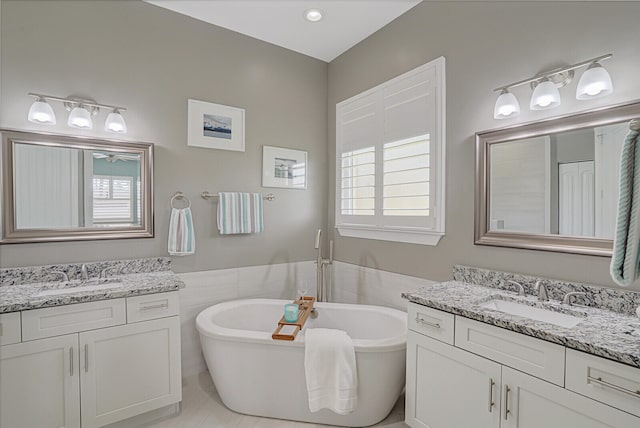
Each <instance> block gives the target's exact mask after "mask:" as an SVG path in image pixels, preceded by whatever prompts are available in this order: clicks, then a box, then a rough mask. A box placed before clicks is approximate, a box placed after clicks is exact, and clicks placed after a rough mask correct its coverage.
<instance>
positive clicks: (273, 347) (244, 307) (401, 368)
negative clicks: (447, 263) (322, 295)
mask: <svg viewBox="0 0 640 428" xmlns="http://www.w3.org/2000/svg"><path fill="white" fill-rule="evenodd" d="M285 303H288V301H286V300H272V299H247V300H235V301H231V302H226V303H220V304H217V305H214V306H211V307H209V308H207V309H205V310H204V311H202V312H201V313H200V314H199V315H198V317H197V319H196V326H197V329H198V331H199V333H200V342H201V344H202V350H203V352H204V356H205V360H206V361H207V366H208V367H209V372H210V373H211V378H212V379H213V382H214V383H215V385H216V388H217V390H218V393H219V394H220V398H222V401H223V402H224V404H225V405H226V406H227V407H228V408H230V409H231V410H233V411H236V412H239V413H244V414H248V415H255V416H265V417H270V418H279V419H289V420H295V421H305V422H312V423H320V424H329V425H341V426H353V427H360V426H368V425H373V424H375V423H377V422H379V421H381V420H382V419H384V418H385V417H386V416H387V415H388V414H389V412H390V411H391V409H392V408H393V406H394V404H395V402H396V401H397V400H398V397H399V396H400V393H401V392H402V389H403V388H404V384H405V354H406V344H407V338H406V329H407V320H406V318H407V315H406V313H404V312H401V311H397V310H394V309H388V308H383V307H379V306H367V305H348V304H340V303H316V308H317V309H318V318H317V319H311V318H309V320H308V321H307V323H306V325H305V329H307V328H314V327H323V328H336V329H341V330H344V331H346V332H347V333H348V334H349V336H350V337H351V338H352V339H353V344H354V346H355V351H356V363H357V367H358V407H357V408H356V410H355V411H354V412H353V413H350V414H349V415H346V416H342V415H338V414H336V413H334V412H332V411H330V410H327V409H323V410H320V411H319V412H315V413H311V412H310V411H309V406H308V402H307V389H306V382H305V374H304V330H303V331H302V332H301V333H300V334H298V337H297V338H296V340H295V341H293V342H290V341H283V340H273V339H272V338H271V333H272V332H273V330H274V329H275V328H276V326H277V322H278V321H279V320H280V317H281V316H282V312H283V306H284V304H285Z"/></svg>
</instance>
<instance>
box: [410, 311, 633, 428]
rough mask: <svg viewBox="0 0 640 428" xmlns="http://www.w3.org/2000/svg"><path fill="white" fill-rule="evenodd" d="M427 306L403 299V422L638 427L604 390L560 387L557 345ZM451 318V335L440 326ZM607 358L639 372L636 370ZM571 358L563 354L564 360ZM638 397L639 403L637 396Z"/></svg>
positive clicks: (447, 426) (442, 426)
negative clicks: (592, 392) (598, 395)
mask: <svg viewBox="0 0 640 428" xmlns="http://www.w3.org/2000/svg"><path fill="white" fill-rule="evenodd" d="M427 309H428V315H429V317H428V318H424V317H422V316H421V314H424V313H425V310H424V307H423V306H420V305H416V304H413V303H410V304H409V322H408V325H409V332H408V335H407V346H408V349H407V389H406V420H405V422H406V424H407V425H409V426H410V427H412V428H462V427H473V428H516V427H517V428H542V427H544V428H574V427H576V428H577V427H580V428H605V427H607V428H638V427H639V426H640V418H638V417H636V416H634V415H632V414H629V413H627V412H624V411H620V410H618V409H619V408H622V409H624V407H622V406H616V405H615V403H612V401H611V400H612V399H611V397H609V401H608V402H606V401H605V400H602V401H603V402H600V401H596V400H593V399H591V398H588V397H585V396H583V395H580V394H578V393H576V392H573V391H571V390H569V389H565V388H564V386H565V385H564V377H565V375H564V373H565V348H564V347H561V346H559V345H554V344H552V343H548V342H545V341H542V340H540V339H536V338H533V337H530V336H525V335H521V334H518V333H514V332H511V331H507V330H504V329H501V328H498V327H494V326H491V325H488V324H483V323H479V322H477V321H473V320H469V319H466V318H463V317H459V316H454V315H453V314H449V313H446V312H442V311H437V310H435V309H431V308H427ZM416 315H417V317H416ZM412 316H413V319H412ZM416 319H418V321H416ZM420 319H423V321H422V322H421V321H419V320H420ZM435 319H440V320H444V321H446V322H434V320H435ZM424 321H427V323H425V322H424ZM452 323H453V324H454V325H455V337H454V340H453V341H451V340H449V339H448V337H449V335H444V336H443V335H442V332H441V331H440V330H441V329H442V328H446V329H448V330H450V329H451V327H450V326H451V324H452ZM417 326H420V330H419V331H416V330H417V328H416V327H417ZM513 335H515V336H513ZM443 337H447V339H445V340H446V341H443V340H442V338H443ZM568 351H569V352H573V351H572V350H568ZM607 362H608V363H610V364H613V365H617V366H622V367H623V368H624V369H625V370H627V369H630V370H631V371H633V372H634V373H636V374H638V373H640V369H635V368H633V367H628V366H624V365H622V364H619V363H614V362H611V361H607ZM570 363H571V359H570V358H567V363H566V364H567V365H569V364H570ZM570 371H571V369H569V367H567V372H570ZM568 387H569V385H567V388H568ZM627 398H629V397H628V394H627ZM637 401H638V402H637V406H638V407H640V397H639V398H638V400H637ZM605 403H606V404H605ZM621 404H626V405H628V403H626V402H621ZM616 407H617V408H616Z"/></svg>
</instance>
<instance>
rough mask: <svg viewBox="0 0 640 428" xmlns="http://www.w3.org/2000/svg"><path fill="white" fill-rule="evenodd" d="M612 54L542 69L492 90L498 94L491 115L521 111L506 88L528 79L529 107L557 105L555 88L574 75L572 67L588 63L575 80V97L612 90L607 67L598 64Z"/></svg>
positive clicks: (558, 99) (568, 80)
mask: <svg viewBox="0 0 640 428" xmlns="http://www.w3.org/2000/svg"><path fill="white" fill-rule="evenodd" d="M612 56H613V54H606V55H602V56H599V57H596V58H592V59H589V60H587V61H582V62H579V63H576V64H573V65H569V66H566V67H560V68H556V69H553V70H549V71H545V72H543V73H539V74H536V75H535V76H533V77H531V78H528V79H524V80H520V81H518V82H515V83H511V84H509V85H504V86H501V87H499V88H496V89H494V92H500V96H498V99H497V100H496V104H495V107H494V109H493V117H494V119H506V118H508V117H515V116H517V115H518V114H519V113H520V106H519V103H518V100H517V99H516V97H515V96H514V95H513V94H512V93H510V92H509V89H510V88H513V87H516V86H521V85H525V84H527V83H528V84H530V85H531V88H532V89H533V94H532V95H531V100H530V102H529V108H531V110H544V109H549V108H553V107H557V106H559V105H560V103H561V102H562V100H561V98H560V91H559V90H558V88H562V87H563V86H566V85H567V84H569V82H571V80H572V79H573V76H574V73H575V72H574V70H576V69H578V68H580V67H584V66H588V67H587V70H586V71H585V72H584V73H583V74H582V76H581V77H580V80H579V82H578V87H577V89H576V99H578V100H588V99H591V98H596V97H602V96H605V95H609V94H611V93H613V83H612V81H611V76H610V75H609V73H608V72H607V70H605V69H604V67H602V65H600V62H601V61H604V60H606V59H609V58H611V57H612Z"/></svg>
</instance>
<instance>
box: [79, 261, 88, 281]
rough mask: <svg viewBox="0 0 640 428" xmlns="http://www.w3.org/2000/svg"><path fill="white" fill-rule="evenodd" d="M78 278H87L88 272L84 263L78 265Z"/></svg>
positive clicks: (84, 279)
mask: <svg viewBox="0 0 640 428" xmlns="http://www.w3.org/2000/svg"><path fill="white" fill-rule="evenodd" d="M80 279H82V280H83V281H86V280H88V279H89V272H88V271H87V265H85V264H84V263H83V264H82V266H81V267H80Z"/></svg>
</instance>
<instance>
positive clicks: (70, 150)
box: [0, 130, 153, 244]
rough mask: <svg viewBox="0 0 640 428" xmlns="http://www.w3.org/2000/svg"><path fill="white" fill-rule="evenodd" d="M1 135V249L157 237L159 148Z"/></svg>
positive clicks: (70, 138) (19, 133)
mask: <svg viewBox="0 0 640 428" xmlns="http://www.w3.org/2000/svg"><path fill="white" fill-rule="evenodd" d="M0 133H1V135H2V179H3V185H2V201H3V205H4V206H3V210H2V214H3V215H2V239H1V240H0V243H2V244H9V243H21V242H45V241H69V240H86V239H116V238H143V237H152V236H153V187H152V182H153V144H149V143H137V142H123V141H110V140H97V139H89V138H81V137H73V136H63V135H53V134H45V133H34V132H22V131H13V130H0Z"/></svg>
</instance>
